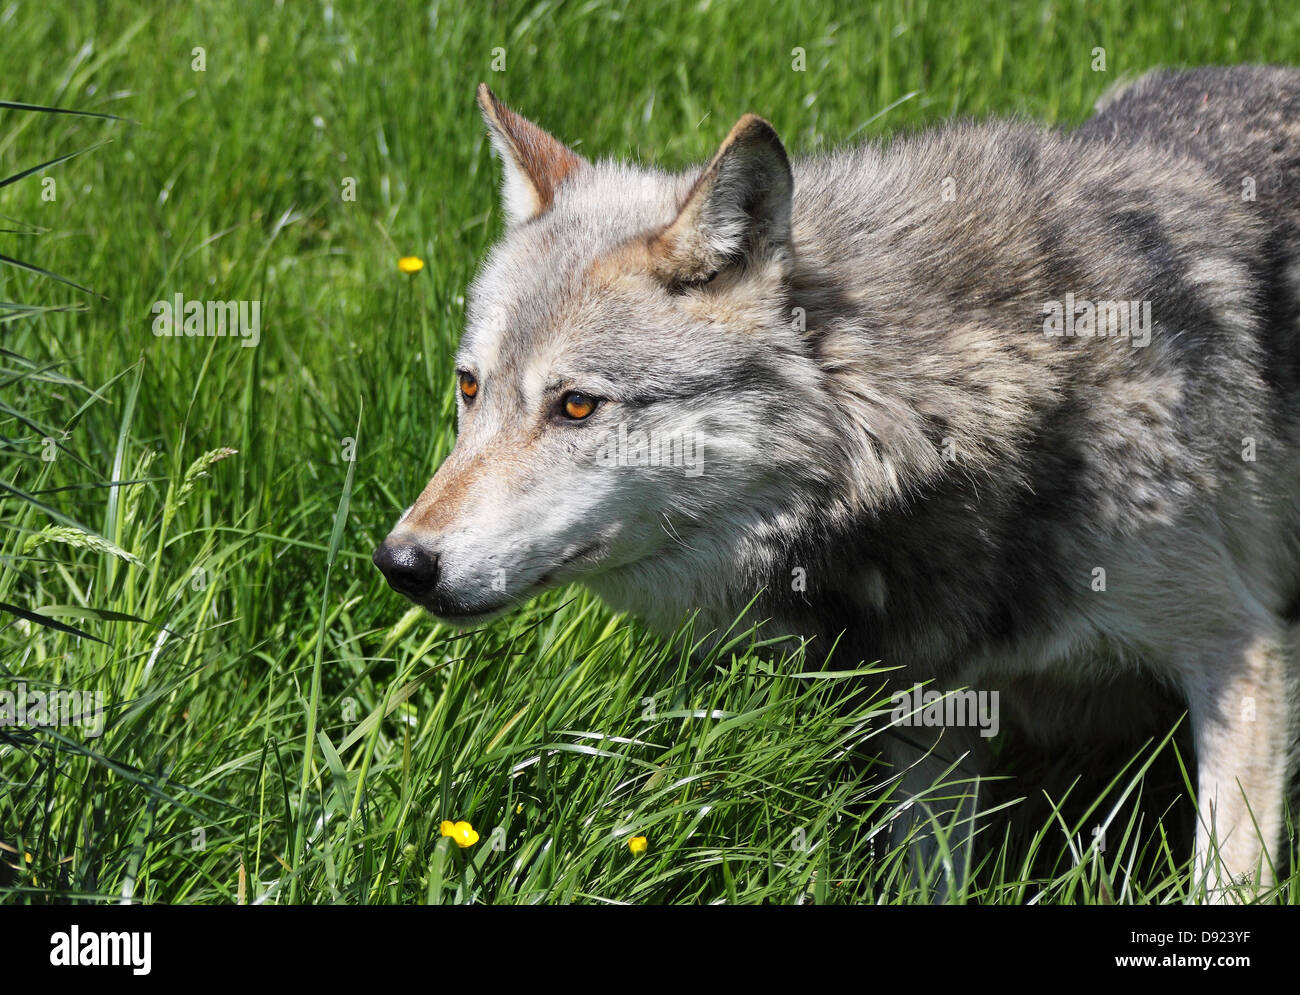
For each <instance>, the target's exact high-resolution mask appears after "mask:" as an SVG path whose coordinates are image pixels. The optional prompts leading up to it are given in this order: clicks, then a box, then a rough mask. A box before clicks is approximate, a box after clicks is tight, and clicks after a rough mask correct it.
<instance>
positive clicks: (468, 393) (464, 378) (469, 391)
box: [457, 370, 478, 401]
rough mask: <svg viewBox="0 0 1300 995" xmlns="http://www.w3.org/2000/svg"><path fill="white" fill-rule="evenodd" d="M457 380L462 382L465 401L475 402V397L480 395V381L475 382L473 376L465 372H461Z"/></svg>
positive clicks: (461, 386)
mask: <svg viewBox="0 0 1300 995" xmlns="http://www.w3.org/2000/svg"><path fill="white" fill-rule="evenodd" d="M457 379H458V380H459V382H460V392H461V393H462V394H463V395H465V400H466V401H472V400H474V395H475V394H477V393H478V381H477V380H475V379H474V377H473V376H472V375H471V374H469V373H466V372H464V371H463V370H462V371H461V372H460V374H459V375H458V377H457Z"/></svg>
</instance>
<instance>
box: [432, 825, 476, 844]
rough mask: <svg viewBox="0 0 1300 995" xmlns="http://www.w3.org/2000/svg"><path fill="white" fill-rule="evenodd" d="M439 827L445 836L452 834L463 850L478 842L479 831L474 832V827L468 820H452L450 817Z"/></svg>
mask: <svg viewBox="0 0 1300 995" xmlns="http://www.w3.org/2000/svg"><path fill="white" fill-rule="evenodd" d="M439 828H440V829H441V830H442V835H443V836H450V837H451V838H452V839H454V840H455V841H456V845H457V846H458V847H460V848H461V849H462V850H463V849H464V848H465V847H467V846H473V845H474V844H475V843H477V842H478V833H476V832H474V827H473V826H471V825H470V824H469V823H468V822H452V821H451V820H449V819H448V820H444V821H443V823H442V825H441V826H440V827H439Z"/></svg>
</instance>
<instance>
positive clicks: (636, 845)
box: [627, 836, 650, 855]
mask: <svg viewBox="0 0 1300 995" xmlns="http://www.w3.org/2000/svg"><path fill="white" fill-rule="evenodd" d="M649 845H650V841H649V840H647V839H646V838H645V837H644V836H633V837H632V838H631V839H630V840H628V841H627V848H628V849H629V850H631V851H632V852H633V853H635V854H638V855H640V854H643V853H645V851H646V847H648V846H649Z"/></svg>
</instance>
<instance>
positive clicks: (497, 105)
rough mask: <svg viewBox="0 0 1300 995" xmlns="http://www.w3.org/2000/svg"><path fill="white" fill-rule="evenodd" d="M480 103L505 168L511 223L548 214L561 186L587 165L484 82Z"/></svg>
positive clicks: (504, 187)
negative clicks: (520, 113)
mask: <svg viewBox="0 0 1300 995" xmlns="http://www.w3.org/2000/svg"><path fill="white" fill-rule="evenodd" d="M478 105H479V107H481V108H482V109H483V120H484V121H486V122H487V126H488V136H489V137H490V138H491V139H492V148H493V150H494V151H495V152H496V154H497V158H499V159H500V160H501V165H502V168H503V170H504V181H503V184H502V200H503V202H504V206H505V210H506V218H507V220H508V221H509V222H510V224H512V225H513V224H520V223H522V222H524V221H529V220H531V219H532V218H535V217H537V216H538V215H541V214H545V213H546V212H547V211H549V210H550V209H551V205H552V204H554V203H555V194H556V191H557V190H558V189H559V187H560V184H561V183H563V182H564V181H565V180H566V179H567V178H568V177H569V176H570V175H572V174H573V173H574V172H576V171H578V170H579V169H582V168H583V167H585V166H586V165H587V161H586V160H585V159H583V158H582V156H580V155H578V154H577V153H576V152H574V151H573V150H572V149H570V148H569V147H568V146H566V145H565V144H564V143H563V142H561V141H559V140H558V139H556V138H555V137H554V136H552V135H550V134H548V133H547V132H545V131H543V130H542V129H541V128H539V127H537V125H535V124H533V122H531V121H529V120H528V119H527V118H525V117H521V116H520V115H518V114H516V113H515V112H514V111H512V110H511V109H510V108H509V107H507V106H506V105H505V104H503V103H502V102H501V101H500V100H498V99H497V96H496V94H495V93H493V92H492V91H491V90H490V89H489V88H488V85H487V84H486V83H480V84H479V85H478Z"/></svg>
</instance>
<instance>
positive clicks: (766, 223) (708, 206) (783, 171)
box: [651, 114, 794, 283]
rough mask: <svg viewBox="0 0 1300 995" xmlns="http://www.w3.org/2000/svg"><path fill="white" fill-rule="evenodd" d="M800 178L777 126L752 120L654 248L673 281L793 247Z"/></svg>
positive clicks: (743, 122) (727, 144) (730, 140)
mask: <svg viewBox="0 0 1300 995" xmlns="http://www.w3.org/2000/svg"><path fill="white" fill-rule="evenodd" d="M793 194H794V178H793V176H792V175H791V173H790V161H789V159H787V158H786V154H785V147H784V146H783V145H782V144H781V139H780V138H779V137H778V136H777V133H776V131H775V129H773V127H772V126H771V125H770V124H768V123H767V122H766V121H764V120H763V119H762V118H761V117H757V116H756V115H754V114H746V115H745V116H744V117H742V118H741V119H740V120H739V121H738V122H736V126H735V127H734V128H732V129H731V133H730V134H728V135H727V137H726V140H725V141H723V143H722V145H721V147H720V148H719V149H718V152H717V154H716V155H715V156H714V157H713V161H712V162H710V163H709V164H708V166H706V167H705V169H704V172H703V173H701V174H700V178H699V179H698V180H696V181H695V185H694V186H693V187H691V192H690V193H689V194H688V195H687V197H686V203H685V204H683V205H682V207H681V210H680V211H679V212H678V214H677V217H676V219H675V220H674V221H673V222H672V223H671V224H670V225H669V226H668V227H667V228H665V229H664V230H663V231H662V232H660V233H659V234H658V235H657V236H656V237H655V239H654V240H653V242H652V244H651V253H652V256H653V257H654V259H655V268H656V270H657V272H658V274H659V276H660V277H661V278H662V279H664V280H665V281H667V282H670V283H672V282H675V283H690V282H695V281H699V280H706V279H708V278H709V277H710V276H711V275H712V274H714V273H716V272H717V271H718V270H720V269H723V268H724V267H726V266H727V265H728V264H730V263H733V262H739V261H741V260H745V259H750V258H757V257H761V256H765V255H771V254H773V253H776V252H782V251H785V250H786V249H788V247H789V243H790V201H791V198H792V196H793Z"/></svg>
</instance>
